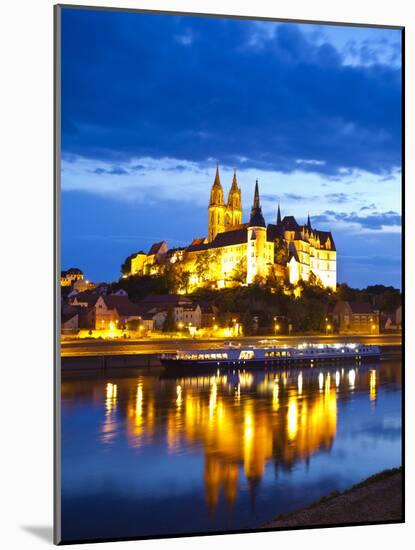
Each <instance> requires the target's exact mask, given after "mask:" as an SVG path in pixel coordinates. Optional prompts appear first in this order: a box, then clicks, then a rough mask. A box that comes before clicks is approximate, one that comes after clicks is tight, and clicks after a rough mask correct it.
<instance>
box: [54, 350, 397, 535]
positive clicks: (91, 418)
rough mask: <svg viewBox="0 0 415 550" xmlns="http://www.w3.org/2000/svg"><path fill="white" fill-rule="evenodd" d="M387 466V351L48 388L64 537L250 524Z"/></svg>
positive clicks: (391, 407) (390, 376)
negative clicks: (332, 363) (371, 360)
mask: <svg viewBox="0 0 415 550" xmlns="http://www.w3.org/2000/svg"><path fill="white" fill-rule="evenodd" d="M400 465H401V361H400V359H390V360H386V361H382V362H381V363H380V365H375V366H373V365H372V366H370V367H364V366H361V367H359V368H356V367H354V366H350V367H348V366H345V367H333V368H329V367H324V368H315V369H308V370H305V369H303V370H290V371H288V370H287V371H285V372H284V371H279V372H265V371H258V372H252V373H250V372H239V373H238V372H235V373H234V372H232V371H230V372H227V373H225V372H222V373H219V374H217V375H215V376H199V377H187V378H172V379H167V378H164V379H163V378H161V377H160V375H158V374H154V373H153V374H152V373H149V372H142V371H137V372H136V373H134V374H133V375H131V374H130V375H124V376H122V375H120V373H116V374H100V375H98V376H96V377H94V378H92V377H80V378H74V377H71V379H68V380H64V381H63V383H62V537H63V540H64V541H76V540H80V539H100V538H121V537H132V538H134V537H145V536H160V535H170V534H172V535H173V534H186V533H202V532H214V531H217V532H218V531H232V530H243V529H255V528H258V527H260V526H261V525H262V524H264V523H265V522H267V521H270V520H271V519H273V518H274V517H275V516H276V515H278V514H280V513H287V512H289V511H292V510H295V509H298V508H301V507H303V506H306V505H308V504H309V503H311V502H313V501H315V500H316V499H318V498H320V497H321V496H323V495H326V494H328V493H330V492H331V491H334V490H344V489H345V488H348V487H350V486H351V485H353V484H354V483H356V482H358V481H360V480H361V479H363V478H366V477H368V476H370V475H372V474H374V473H377V472H379V471H380V470H383V469H385V468H391V467H395V466H400ZM362 521H364V518H362Z"/></svg>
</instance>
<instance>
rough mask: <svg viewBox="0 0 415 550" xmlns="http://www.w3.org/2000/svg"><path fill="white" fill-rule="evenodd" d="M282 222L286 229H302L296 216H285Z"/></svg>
mask: <svg viewBox="0 0 415 550" xmlns="http://www.w3.org/2000/svg"><path fill="white" fill-rule="evenodd" d="M281 224H282V226H283V228H284V229H285V230H286V231H298V230H299V229H300V226H299V225H298V223H297V220H296V219H295V218H294V216H284V218H283V220H282V222H281Z"/></svg>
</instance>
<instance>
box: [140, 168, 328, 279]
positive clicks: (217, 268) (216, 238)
mask: <svg viewBox="0 0 415 550" xmlns="http://www.w3.org/2000/svg"><path fill="white" fill-rule="evenodd" d="M207 234H208V236H207V237H201V238H196V239H193V241H192V242H191V243H190V245H189V246H187V247H184V248H175V249H170V250H169V249H168V246H167V243H165V242H159V243H155V244H153V246H152V247H151V249H150V251H149V252H148V253H145V252H138V253H137V254H136V255H135V256H134V257H133V258H132V260H131V270H130V273H129V274H130V275H135V274H140V275H141V274H156V273H158V272H160V270H161V269H163V268H164V267H165V266H166V265H168V264H169V263H170V264H174V263H176V262H179V263H180V265H181V266H182V267H183V269H184V270H185V271H187V272H188V273H189V286H190V288H195V287H198V286H202V285H206V284H212V285H213V286H217V287H219V288H221V287H224V286H233V285H235V284H244V283H245V284H251V283H252V282H254V280H255V279H256V278H260V279H265V278H266V277H268V276H269V275H270V274H272V273H273V274H274V275H275V276H277V277H283V278H286V279H288V280H289V282H290V283H292V284H296V283H297V282H298V281H300V280H304V281H308V280H309V278H310V275H311V273H313V274H314V275H315V276H316V277H317V279H319V280H320V281H321V283H322V284H323V286H326V287H330V288H332V289H336V247H335V244H334V240H333V237H332V235H331V233H330V232H328V231H320V230H317V229H315V228H313V227H312V225H311V220H310V216H308V220H307V223H306V224H304V225H299V224H298V223H297V221H296V220H295V218H294V217H293V216H285V217H284V218H281V211H280V206H279V205H278V209H277V219H276V223H275V224H268V225H267V224H266V223H265V220H264V216H263V214H262V209H261V204H260V195H259V187H258V181H257V182H256V184H255V191H254V200H253V204H252V208H251V213H250V217H249V222H247V223H242V200H241V189H240V188H239V186H238V181H237V178H236V173H234V176H233V180H232V185H231V188H230V191H229V195H228V200H227V202H226V203H225V201H224V192H223V188H222V184H221V181H220V176H219V167H218V166H217V167H216V175H215V179H214V182H213V185H212V189H211V193H210V201H209V207H208V231H207Z"/></svg>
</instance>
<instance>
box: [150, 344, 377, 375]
mask: <svg viewBox="0 0 415 550" xmlns="http://www.w3.org/2000/svg"><path fill="white" fill-rule="evenodd" d="M159 357H160V362H161V364H162V365H163V366H165V367H166V368H167V369H174V370H182V369H183V370H194V371H195V372H200V371H201V370H203V371H206V370H211V369H212V370H214V369H218V368H222V367H226V368H233V369H235V368H243V369H245V368H263V367H280V366H281V367H287V366H290V365H292V366H308V367H311V368H312V367H315V366H317V365H321V364H326V365H327V364H328V363H332V364H333V365H336V364H337V363H339V362H342V363H350V364H354V363H358V364H361V363H366V362H371V361H378V360H379V358H380V349H379V347H378V346H373V345H367V344H300V345H298V346H296V347H294V346H293V347H291V346H281V345H276V344H274V343H272V345H267V344H263V345H258V346H242V345H240V344H232V343H229V344H227V345H225V346H224V347H222V348H217V349H204V350H180V351H176V352H174V353H163V354H161V355H160V356H159Z"/></svg>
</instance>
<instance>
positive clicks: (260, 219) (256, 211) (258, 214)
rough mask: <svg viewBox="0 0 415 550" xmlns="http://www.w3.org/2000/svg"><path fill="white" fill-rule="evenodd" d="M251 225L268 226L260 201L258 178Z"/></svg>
mask: <svg viewBox="0 0 415 550" xmlns="http://www.w3.org/2000/svg"><path fill="white" fill-rule="evenodd" d="M249 226H250V227H266V224H265V220H264V216H263V215H262V209H261V204H260V202H259V189H258V180H256V183H255V193H254V204H253V205H252V209H251V219H250V220H249Z"/></svg>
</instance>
